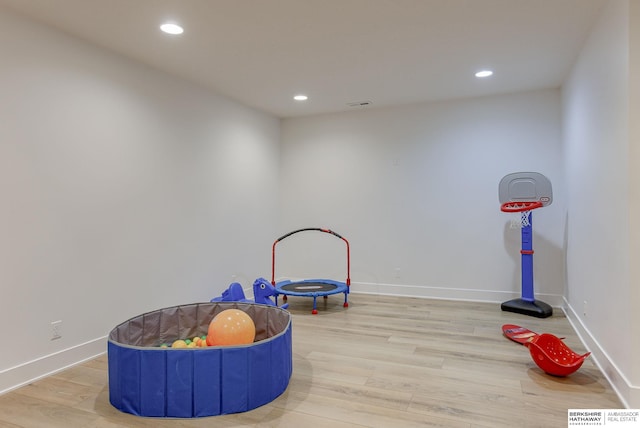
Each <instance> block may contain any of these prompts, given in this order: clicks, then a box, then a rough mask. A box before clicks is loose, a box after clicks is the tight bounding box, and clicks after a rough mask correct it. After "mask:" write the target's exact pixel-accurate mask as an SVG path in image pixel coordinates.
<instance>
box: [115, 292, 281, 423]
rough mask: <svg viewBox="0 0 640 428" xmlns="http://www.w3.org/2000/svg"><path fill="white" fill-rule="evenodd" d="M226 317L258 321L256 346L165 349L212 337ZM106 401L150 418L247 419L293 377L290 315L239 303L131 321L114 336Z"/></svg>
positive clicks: (193, 306)
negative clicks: (237, 314)
mask: <svg viewBox="0 0 640 428" xmlns="http://www.w3.org/2000/svg"><path fill="white" fill-rule="evenodd" d="M225 309H240V310H243V311H244V312H246V313H247V314H248V315H249V316H251V318H252V319H253V320H254V323H255V325H256V339H255V342H254V343H252V344H249V345H240V346H215V347H207V348H192V349H173V348H160V345H161V344H163V343H169V344H170V343H172V342H173V341H174V340H176V339H179V338H182V339H184V338H191V337H194V336H202V335H206V334H207V330H208V327H209V323H210V322H211V320H212V319H213V317H215V316H216V315H217V314H218V313H219V312H222V311H223V310H225ZM108 364H109V401H110V402H111V404H112V405H113V406H114V407H115V408H117V409H118V410H120V411H122V412H126V413H131V414H133V415H138V416H146V417H170V418H197V417H204V416H216V415H221V414H229V413H239V412H246V411H248V410H252V409H255V408H257V407H260V406H262V405H264V404H267V403H269V402H271V401H273V400H274V399H275V398H277V397H278V396H279V395H280V394H282V393H283V392H284V391H285V390H286V389H287V386H288V384H289V379H290V378H291V373H292V369H293V363H292V353H291V315H290V314H289V312H287V311H286V310H284V309H281V308H278V307H275V306H268V305H258V304H253V303H238V302H213V303H195V304H190V305H182V306H173V307H169V308H165V309H160V310H157V311H153V312H149V313H146V314H143V315H139V316H137V317H135V318H131V319H130V320H128V321H125V322H124V323H122V324H120V325H118V326H117V327H116V328H114V329H113V330H112V331H111V333H110V334H109V339H108Z"/></svg>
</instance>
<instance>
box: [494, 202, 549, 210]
mask: <svg viewBox="0 0 640 428" xmlns="http://www.w3.org/2000/svg"><path fill="white" fill-rule="evenodd" d="M540 207H542V202H540V201H510V202H505V203H504V204H502V205H501V206H500V211H503V212H505V213H519V212H522V211H531V210H535V209H536V208H540Z"/></svg>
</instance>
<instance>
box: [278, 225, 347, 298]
mask: <svg viewBox="0 0 640 428" xmlns="http://www.w3.org/2000/svg"><path fill="white" fill-rule="evenodd" d="M310 230H314V231H317V232H324V233H328V234H331V235H333V236H335V237H336V238H340V239H342V240H343V241H344V243H345V244H347V282H346V284H347V287H348V286H350V285H351V255H350V249H349V241H347V240H346V239H345V238H343V237H342V236H340V235H339V234H337V233H336V232H334V231H333V230H330V229H323V228H320V227H305V228H303V229H298V230H294V231H293V232H289V233H287V234H285V235H282V236H281V237H279V238H278V239H276V240H275V242H274V243H273V245H272V247H271V284H272V285H276V245H277V244H278V242H280V241H282V240H283V239H285V238H288V237H289V236H291V235H294V234H296V233H298V232H306V231H310Z"/></svg>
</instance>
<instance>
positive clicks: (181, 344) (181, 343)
mask: <svg viewBox="0 0 640 428" xmlns="http://www.w3.org/2000/svg"><path fill="white" fill-rule="evenodd" d="M171 347H172V348H186V347H187V342H185V341H184V340H181V339H178V340H176V341H175V342H173V343H172V344H171Z"/></svg>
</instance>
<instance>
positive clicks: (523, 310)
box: [500, 299, 553, 318]
mask: <svg viewBox="0 0 640 428" xmlns="http://www.w3.org/2000/svg"><path fill="white" fill-rule="evenodd" d="M500 308H501V309H502V310H503V311H506V312H515V313H518V314H523V315H529V316H532V317H536V318H548V317H550V316H551V315H552V314H553V308H552V307H551V306H550V305H548V304H547V303H545V302H541V301H540V300H534V301H533V302H530V301H528V300H523V299H513V300H509V301H507V302H504V303H502V305H500Z"/></svg>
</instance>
